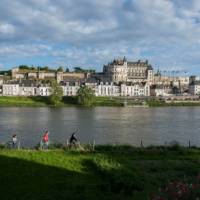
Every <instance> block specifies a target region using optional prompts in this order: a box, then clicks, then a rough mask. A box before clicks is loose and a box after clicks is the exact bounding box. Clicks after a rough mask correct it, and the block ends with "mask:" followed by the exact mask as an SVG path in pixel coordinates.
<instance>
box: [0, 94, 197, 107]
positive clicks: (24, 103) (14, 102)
mask: <svg viewBox="0 0 200 200" xmlns="http://www.w3.org/2000/svg"><path fill="white" fill-rule="evenodd" d="M71 106H77V107H80V105H78V102H77V98H76V97H63V99H62V101H61V102H60V103H59V104H58V105H57V107H71ZM93 106H94V107H96V106H108V107H123V106H130V107H165V106H200V101H199V100H193V101H191V100H186V101H177V100H176V101H172V100H171V101H164V100H158V99H157V100H154V99H151V100H146V99H136V98H134V99H130V98H128V99H126V98H120V97H95V98H94V102H93ZM0 107H55V106H53V105H51V104H50V102H49V99H48V97H42V96H37V97H19V96H12V97H6V96H1V97H0Z"/></svg>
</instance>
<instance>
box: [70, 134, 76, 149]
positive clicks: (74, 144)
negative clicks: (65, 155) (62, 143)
mask: <svg viewBox="0 0 200 200" xmlns="http://www.w3.org/2000/svg"><path fill="white" fill-rule="evenodd" d="M77 142H78V140H77V138H76V136H75V132H74V133H72V135H71V137H70V140H69V144H70V146H76V145H77Z"/></svg>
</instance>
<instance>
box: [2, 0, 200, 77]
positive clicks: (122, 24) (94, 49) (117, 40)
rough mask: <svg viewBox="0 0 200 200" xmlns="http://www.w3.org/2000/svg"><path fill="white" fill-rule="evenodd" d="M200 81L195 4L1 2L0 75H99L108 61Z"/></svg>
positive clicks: (199, 21) (155, 0) (199, 11)
mask: <svg viewBox="0 0 200 200" xmlns="http://www.w3.org/2000/svg"><path fill="white" fill-rule="evenodd" d="M123 56H126V57H127V58H128V60H137V59H148V60H149V62H150V63H151V64H152V65H153V67H154V69H157V68H158V67H159V68H160V70H179V71H182V72H183V71H187V72H188V74H198V75H200V0H101V1H99V0H56V1H55V0H1V1H0V69H1V70H4V69H9V68H12V67H15V66H17V65H20V64H28V65H48V66H52V67H57V66H60V65H61V66H64V67H70V68H73V67H76V66H83V67H87V68H95V69H96V70H97V71H101V70H102V66H103V65H104V64H106V63H107V62H110V61H111V60H112V59H113V58H118V57H123Z"/></svg>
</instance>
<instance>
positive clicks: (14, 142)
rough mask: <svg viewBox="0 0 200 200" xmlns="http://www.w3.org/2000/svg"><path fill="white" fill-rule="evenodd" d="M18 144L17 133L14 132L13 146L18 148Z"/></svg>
mask: <svg viewBox="0 0 200 200" xmlns="http://www.w3.org/2000/svg"><path fill="white" fill-rule="evenodd" d="M16 146H17V135H16V134H13V135H12V148H16Z"/></svg>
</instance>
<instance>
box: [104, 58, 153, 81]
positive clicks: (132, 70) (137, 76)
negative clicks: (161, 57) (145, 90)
mask: <svg viewBox="0 0 200 200" xmlns="http://www.w3.org/2000/svg"><path fill="white" fill-rule="evenodd" d="M103 73H104V76H105V77H107V79H108V81H110V82H114V83H120V82H132V83H141V82H148V83H149V84H151V83H152V82H153V79H154V74H153V68H152V67H151V65H150V64H149V63H148V61H145V62H143V61H140V60H138V61H137V62H129V61H127V60H126V58H125V57H124V59H122V60H120V59H118V60H113V62H111V63H108V65H105V66H104V68H103Z"/></svg>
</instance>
